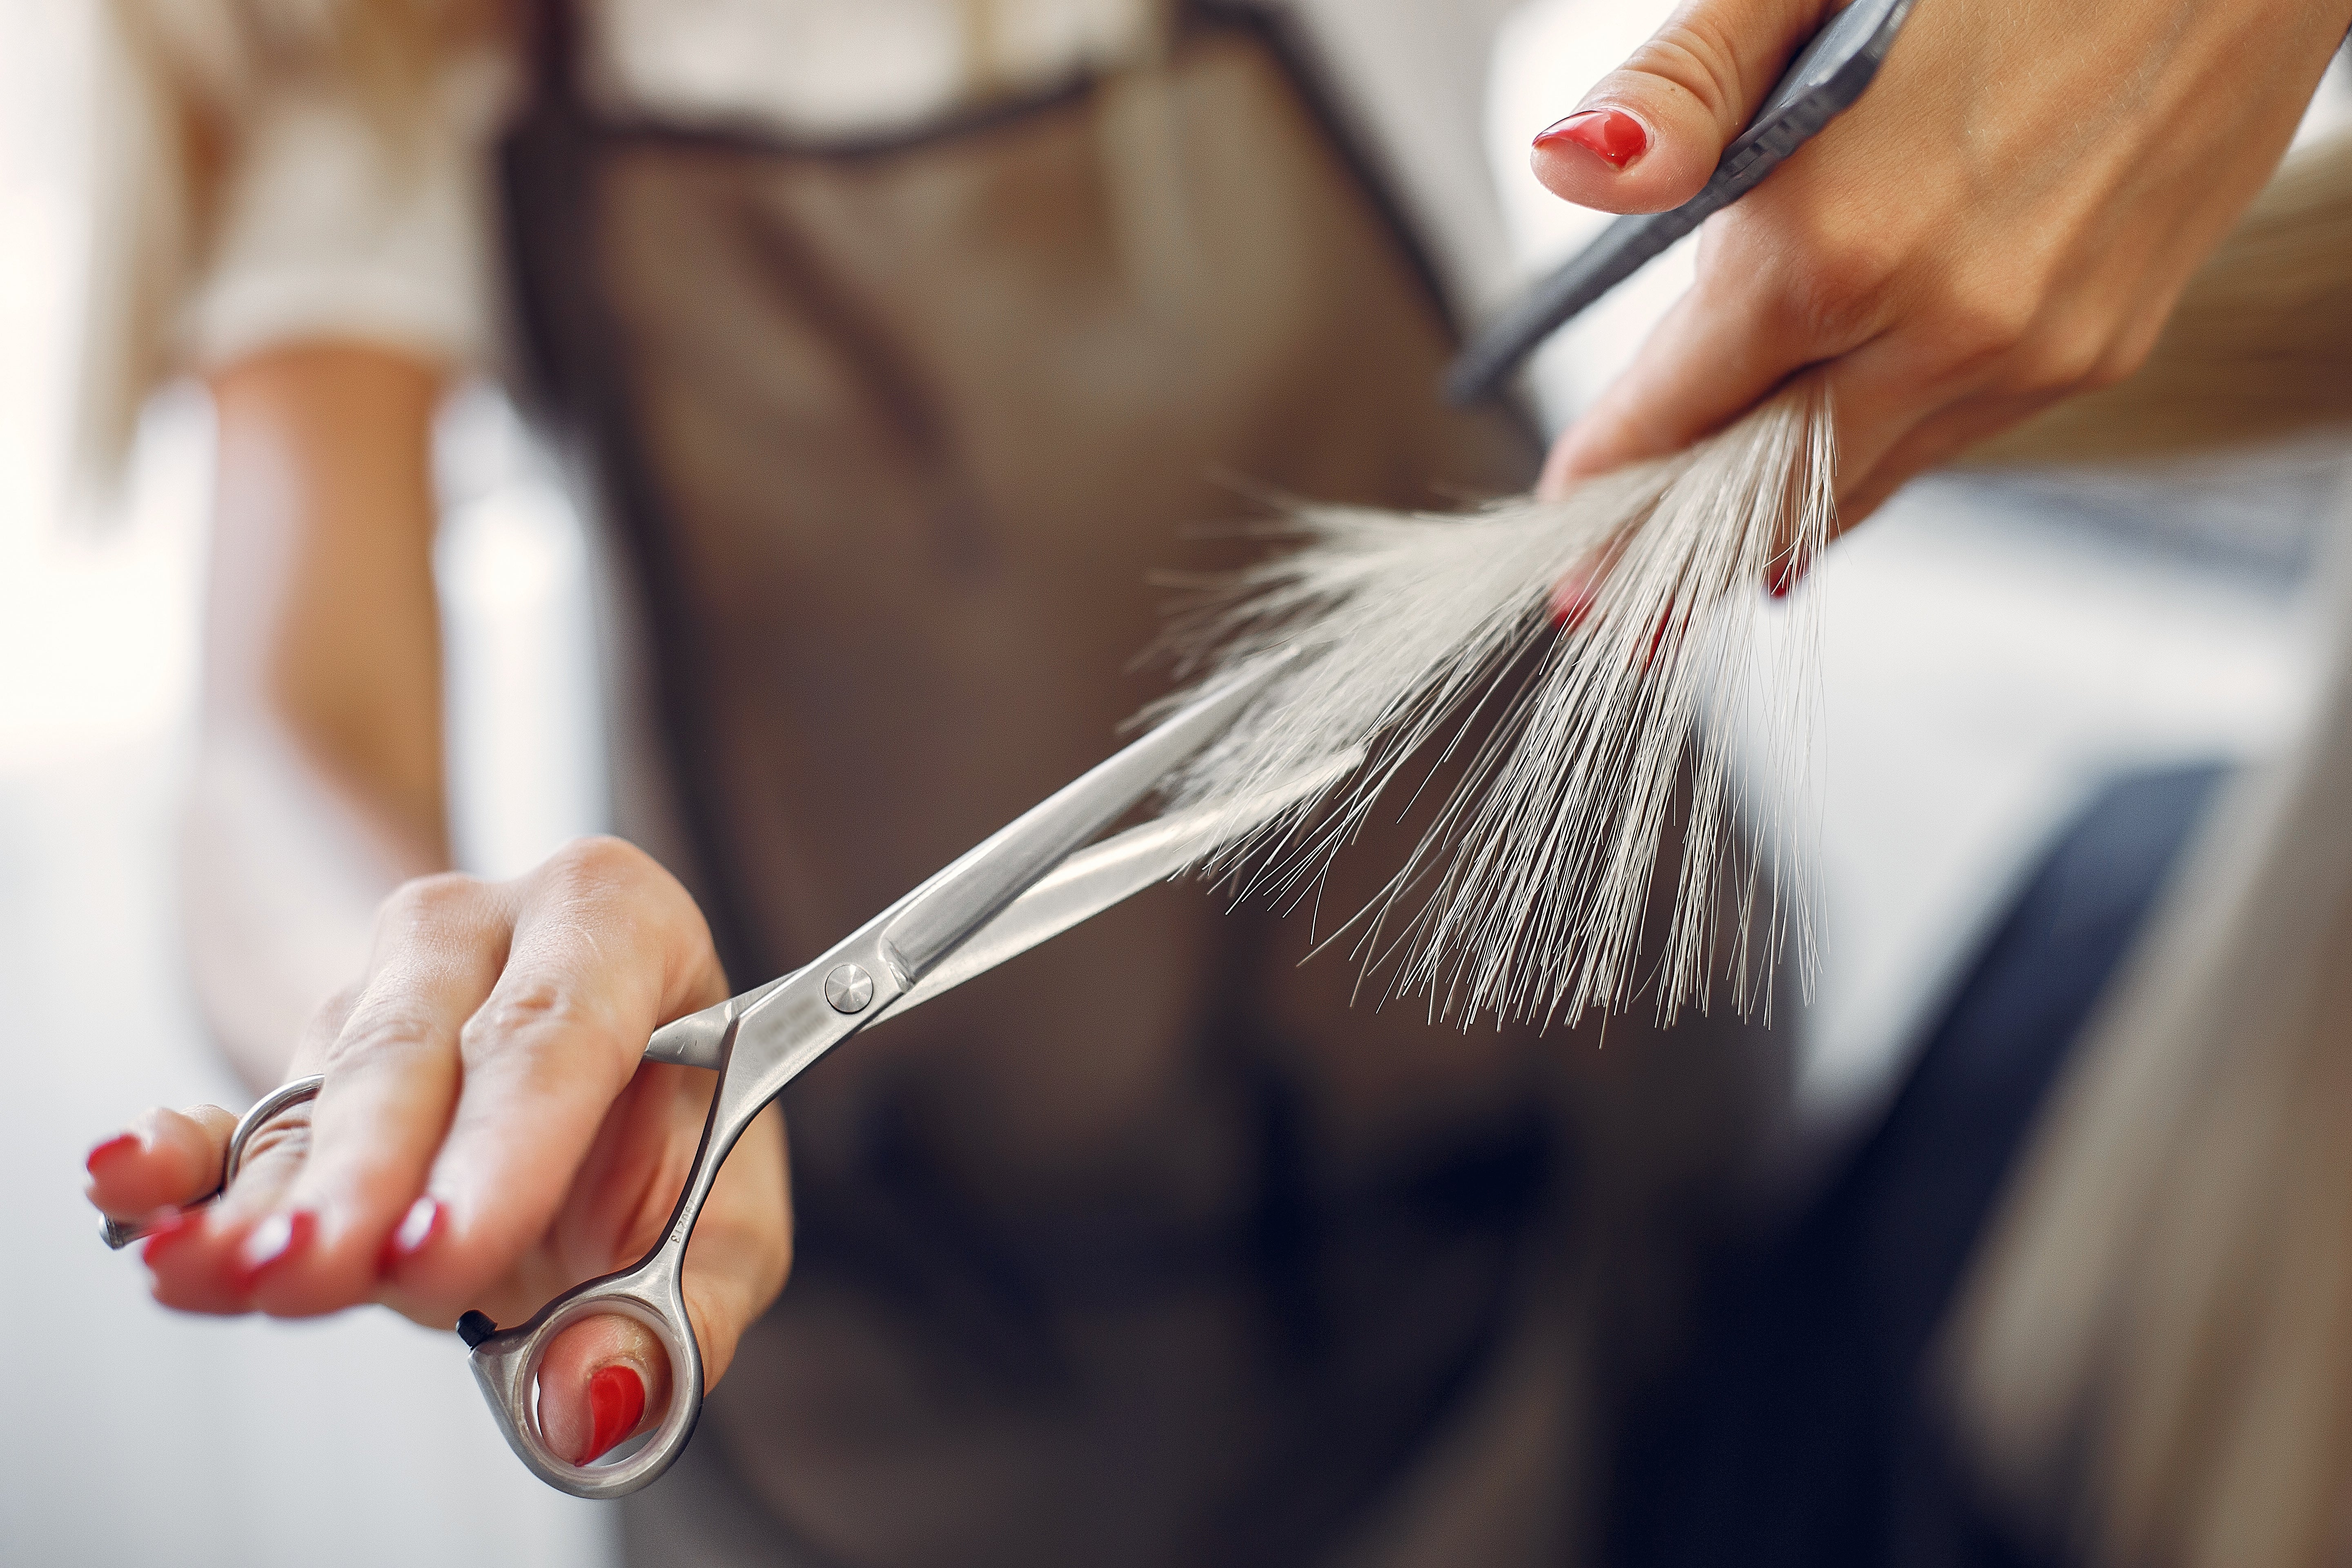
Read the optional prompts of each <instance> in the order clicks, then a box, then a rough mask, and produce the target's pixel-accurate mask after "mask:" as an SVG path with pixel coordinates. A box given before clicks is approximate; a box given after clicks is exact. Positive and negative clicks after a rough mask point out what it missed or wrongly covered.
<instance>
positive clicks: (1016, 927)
mask: <svg viewBox="0 0 2352 1568" xmlns="http://www.w3.org/2000/svg"><path fill="white" fill-rule="evenodd" d="M1362 760H1363V758H1362V753H1360V752H1350V753H1349V754H1348V755H1345V756H1342V757H1339V758H1336V759H1334V760H1333V761H1332V762H1330V763H1327V764H1326V765H1324V766H1322V767H1318V768H1315V769H1311V770H1309V771H1308V772H1306V773H1300V774H1299V775H1298V776H1297V778H1295V779H1293V780H1291V781H1290V782H1288V783H1286V784H1282V785H1280V786H1278V787H1276V788H1274V789H1270V790H1266V791H1265V792H1263V793H1262V794H1259V795H1254V796H1252V797H1251V798H1249V799H1248V800H1246V801H1244V802H1242V803H1241V804H1239V805H1224V806H1197V807H1195V808H1194V809H1192V810H1191V811H1186V812H1180V813H1177V814H1175V815H1174V816H1162V817H1158V818H1155V819H1154V820H1152V821H1150V822H1147V823H1145V824H1143V825H1142V826H1139V827H1130V828H1129V829H1128V830H1127V831H1126V832H1125V833H1122V834H1119V835H1118V837H1114V838H1107V839H1105V840H1104V841H1103V842H1101V843H1100V844H1097V845H1095V846H1093V847H1091V848H1087V849H1081V850H1079V851H1078V852H1077V853H1076V854H1075V855H1073V856H1071V857H1070V858H1068V859H1066V860H1065V861H1063V862H1062V863H1061V864H1060V865H1059V866H1056V867H1055V868H1054V869H1053V870H1051V871H1049V872H1047V873H1046V874H1045V876H1044V877H1042V878H1040V879H1038V880H1037V882H1036V884H1035V885H1034V886H1033V887H1032V888H1030V889H1029V890H1028V891H1027V892H1025V893H1024V894H1022V895H1021V896H1020V897H1019V898H1017V899H1015V900H1013V902H1012V903H1010V904H1008V905H1006V906H1005V909H1004V911H1003V913H1002V914H1000V915H998V916H997V917H996V918H995V919H994V920H992V921H989V922H988V923H987V924H986V925H984V926H982V927H981V928H980V930H978V931H974V932H973V933H972V934H971V936H970V937H968V938H966V939H965V941H964V942H963V944H962V945H961V947H958V948H957V949H956V950H955V951H954V952H951V953H950V954H949V955H948V956H947V957H946V958H945V959H944V960H942V961H941V962H940V963H938V964H937V965H935V966H934V967H933V968H932V970H931V972H930V973H928V974H926V975H924V976H923V978H922V979H920V980H919V981H918V982H916V983H915V984H914V986H913V987H912V988H911V989H909V990H908V991H907V992H905V993H904V994H901V995H900V996H899V997H898V1000H897V1001H895V1002H891V1003H888V1004H887V1005H884V1007H883V1008H882V1009H881V1010H880V1011H879V1012H877V1014H875V1016H873V1017H872V1018H871V1019H869V1020H867V1022H866V1027H868V1028H871V1027H873V1026H874V1025H876V1024H878V1023H880V1022H881V1021H882V1020H883V1019H885V1018H888V1017H895V1016H897V1015H898V1014H900V1013H903V1012H905V1011H907V1009H908V1008H909V1007H919V1006H921V1005H923V1004H924V1003H926V1002H928V1001H929V1000H931V998H933V997H935V996H939V995H943V994H946V993H947V992H950V991H952V990H954V989H955V988H956V987H957V986H959V985H961V984H963V983H964V982H965V981H967V980H971V979H974V978H976V977H978V976H980V975H982V974H985V973H988V972H989V971H990V970H992V969H993V968H995V967H996V966H997V965H998V964H1000V963H1004V962H1005V961H1006V960H1007V959H1012V958H1017V957H1019V956H1020V955H1021V954H1023V953H1024V952H1028V951H1029V950H1030V949H1031V948H1033V947H1035V946H1037V945H1038V944H1039V943H1041V942H1049V941H1051V940H1052V939H1053V938H1055V937H1057V936H1059V935H1061V934H1062V933H1063V932H1064V931H1068V930H1069V929H1070V928H1071V927H1073V926H1077V925H1083V924H1085V923H1086V922H1087V921H1090V920H1092V919H1094V917H1095V916H1097V915H1098V914H1100V913H1102V912H1103V911H1104V910H1108V909H1109V908H1110V907H1111V906H1112V905H1114V904H1117V903H1120V902H1122V901H1124V900H1128V899H1130V898H1132V897H1134V896H1135V895H1136V894H1138V893H1139V892H1141V891H1143V889H1146V888H1149V887H1151V886H1152V885H1153V884H1155V883H1159V882H1164V881H1166V880H1168V879H1170V878H1171V877H1173V876H1175V875H1176V874H1177V873H1178V872H1180V871H1182V870H1183V869H1184V868H1186V867H1188V866H1190V865H1192V863H1193V862H1195V861H1197V860H1199V859H1201V858H1202V857H1203V856H1205V855H1207V854H1209V853H1210V852H1212V851H1213V850H1214V849H1215V848H1216V847H1218V846H1219V845H1221V844H1226V843H1230V842H1232V841H1233V840H1234V838H1237V837H1240V836H1241V835H1243V834H1244V833H1247V832H1249V831H1250V830H1252V829H1253V828H1255V827H1258V826H1262V825H1263V824H1265V823H1266V822H1268V821H1271V820H1272V819H1273V818H1274V817H1275V816H1276V815H1277V814H1279V813H1280V812H1282V811H1283V810H1284V809H1286V807H1289V806H1292V805H1297V804H1298V803H1299V802H1301V801H1304V800H1308V799H1311V798H1313V797H1314V796H1315V795H1318V794H1320V793H1321V792H1322V791H1323V790H1325V789H1326V788H1328V786H1330V785H1331V784H1336V783H1338V782H1339V780H1340V779H1341V778H1343V777H1345V776H1346V775H1347V774H1349V773H1352V772H1354V771H1355V769H1356V766H1357V764H1358V763H1360V762H1361V761H1362ZM790 978H792V977H791V976H790V975H786V976H785V977H784V979H786V980H788V979H790ZM781 984H783V981H782V980H774V981H771V982H769V983H768V984H766V985H763V986H761V987H760V988H759V989H758V990H757V991H752V992H748V993H746V994H744V995H742V996H740V997H738V998H736V999H735V1001H734V1002H732V1003H730V1004H728V1005H727V1007H731V1008H734V1009H735V1010H736V1011H738V1012H740V1010H741V1009H743V1008H745V1007H748V1006H750V1005H751V1004H752V1003H753V1002H756V1001H757V1000H758V999H759V998H761V996H764V995H766V994H768V992H770V991H771V990H772V989H774V988H775V987H776V986H778V985H781ZM727 1007H714V1008H712V1009H711V1010H710V1011H709V1015H708V1016H703V1015H698V1016H697V1017H696V1018H692V1019H688V1018H681V1019H679V1020H678V1021H677V1023H675V1024H672V1025H670V1026H668V1027H667V1028H665V1029H662V1030H659V1031H657V1032H656V1034H655V1036H654V1037H653V1040H652V1043H650V1044H649V1045H647V1046H646V1060H647V1061H660V1062H676V1063H677V1065H679V1066H680V1067H693V1068H712V1069H714V1070H715V1069H716V1068H718V1066H719V1058H720V1057H721V1056H723V1055H724V1054H725V1047H726V1043H727V1030H726V1025H727V1022H728V1016H729V1015H728V1012H727Z"/></svg>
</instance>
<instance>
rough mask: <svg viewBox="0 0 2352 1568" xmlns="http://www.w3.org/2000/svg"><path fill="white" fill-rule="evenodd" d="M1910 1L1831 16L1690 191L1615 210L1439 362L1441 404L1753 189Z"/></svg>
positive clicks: (1858, 86)
mask: <svg viewBox="0 0 2352 1568" xmlns="http://www.w3.org/2000/svg"><path fill="white" fill-rule="evenodd" d="M1913 3H1914V0H1853V4H1852V5H1848V6H1846V8H1845V9H1844V10H1843V11H1840V12H1839V13H1838V14H1837V15H1836V16H1833V17H1832V18H1831V19H1830V21H1829V23H1828V24H1827V25H1826V26H1823V27H1822V30H1821V31H1820V32H1818V33H1815V34H1814V35H1813V37H1812V41H1811V43H1809V44H1807V45H1806V46H1805V47H1804V49H1803V51H1802V52H1801V53H1800V54H1799V55H1798V56H1797V58H1796V62H1795V63H1794V64H1792V65H1791V66H1790V68H1788V70H1787V71H1786V72H1784V73H1783V74H1782V75H1781V78H1780V80H1779V81H1778V82H1776V83H1774V84H1773V87H1772V91H1771V93H1770V95H1769V97H1767V98H1766V99H1765V100H1764V107H1763V108H1761V109H1759V110H1757V111H1756V118H1755V119H1753V120H1751V121H1748V129H1747V130H1745V131H1743V132H1740V133H1739V137H1738V140H1737V141H1735V142H1732V144H1731V145H1730V146H1728V147H1727V148H1725V149H1724V150H1723V157H1722V159H1721V161H1720V162H1718V163H1717V164H1716V166H1715V173H1714V174H1712V175H1710V176H1708V178H1707V182H1706V184H1705V185H1704V186H1702V187H1700V189H1699V193H1698V195H1695V196H1693V197H1692V198H1691V199H1690V200H1688V201H1686V202H1685V203H1684V204H1683V205H1680V206H1678V207H1675V208H1673V209H1671V210H1669V211H1666V212H1662V213H1645V214H1643V215H1641V216H1635V217H1621V218H1619V219H1618V220H1617V221H1616V222H1615V223H1612V224H1611V225H1610V226H1608V227H1607V228H1604V229H1602V230H1601V237H1599V238H1598V239H1595V240H1594V241H1593V242H1592V243H1591V245H1589V246H1587V247H1584V249H1582V250H1580V251H1579V252H1578V253H1577V254H1576V255H1575V256H1573V257H1571V258H1570V259H1569V260H1568V261H1567V262H1566V263H1565V264H1564V265H1562V266H1561V267H1560V268H1559V270H1558V271H1556V272H1554V273H1552V274H1551V275H1550V276H1549V277H1548V278H1545V279H1543V280H1542V281H1540V282H1538V283H1537V284H1536V285H1535V286H1534V287H1533V288H1531V289H1528V291H1527V293H1526V295H1525V296H1523V297H1522V298H1521V299H1520V300H1518V302H1517V303H1516V304H1514V305H1513V306H1511V307H1510V309H1508V310H1505V311H1504V312H1503V313H1502V315H1501V316H1499V317H1498V318H1496V321H1494V323H1493V324H1492V325H1490V326H1489V327H1487V328H1486V331H1482V332H1480V333H1479V334H1478V336H1477V338H1476V340H1475V342H1472V343H1471V344H1470V346H1469V347H1468V348H1465V349H1464V350H1463V351H1462V353H1461V354H1460V356H1459V357H1457V358H1456V359H1455V360H1454V363H1453V364H1452V365H1451V366H1450V367H1448V369H1447V370H1446V373H1445V400H1446V402H1448V403H1450V404H1452V405H1454V406H1455V407H1461V406H1463V405H1466V404H1471V403H1475V402H1477V401H1478V400H1479V399H1480V398H1482V397H1485V396H1486V395H1489V394H1491V393H1492V392H1494V391H1495V389H1496V387H1498V386H1500V385H1502V384H1503V381H1504V378H1506V377H1507V376H1508V375H1509V374H1511V373H1512V372H1513V371H1514V370H1516V369H1517V368H1518V365H1519V362H1520V361H1522V360H1524V359H1526V358H1527V357H1528V355H1529V354H1531V353H1535V351H1536V349H1537V347H1538V345H1539V344H1541V343H1542V342H1543V341H1544V340H1545V339H1546V338H1549V337H1550V336H1551V335H1552V334H1553V333H1554V332H1556V331H1559V329H1560V328H1562V327H1564V326H1566V325H1568V323H1569V322H1570V321H1572V320H1574V319H1575V318H1576V317H1577V315H1578V314H1580V312H1581V311H1582V310H1584V309H1585V308H1586V307H1587V306H1589V305H1591V304H1592V303H1593V302H1594V301H1596V300H1599V299H1600V298H1601V296H1602V295H1604V294H1606V293H1608V292H1609V290H1611V289H1614V288H1615V287H1617V285H1618V284H1620V283H1622V282H1623V281H1625V279H1628V278H1631V277H1632V276H1633V274H1634V273H1636V272H1639V271H1640V270H1641V269H1642V268H1644V267H1646V266H1648V265H1649V264H1650V262H1651V260H1652V259H1653V258H1655V257H1656V256H1657V255H1658V254H1659V253H1660V252H1662V251H1664V249H1665V248H1666V247H1668V246H1670V245H1672V244H1674V242H1675V241H1676V240H1678V239H1680V238H1681V237H1683V236H1685V235H1686V234H1688V233H1689V232H1690V231H1691V230H1693V229H1695V228H1696V227H1697V226H1699V225H1700V224H1702V223H1705V222H1706V220H1707V219H1708V218H1710V217H1713V216H1715V215H1716V214H1717V213H1719V212H1721V211H1722V210H1723V209H1724V208H1726V207H1727V206H1729V205H1731V204H1732V203H1734V202H1736V201H1738V199H1739V198H1740V197H1742V196H1744V195H1747V194H1748V192H1750V191H1752V190H1754V189H1755V188H1756V187H1757V185H1758V184H1761V183H1762V181H1763V178H1764V176H1765V175H1767V174H1770V173H1771V172H1772V171H1773V170H1774V169H1776V168H1779V167H1780V163H1781V161H1782V160H1783V159H1785V158H1787V157H1788V156H1789V154H1790V153H1794V152H1795V151H1796V150H1797V149H1798V148H1800V147H1801V146H1803V145H1804V144H1805V143H1806V142H1810V141H1811V140H1812V139H1813V137H1814V136H1816V135H1817V134H1819V133H1820V132H1821V130H1822V127H1823V126H1825V125H1827V124H1828V123H1829V122H1830V121H1832V120H1834V119H1836V118H1837V117H1838V116H1839V115H1841V114H1843V113H1844V112H1845V111H1846V110H1849V109H1851V108H1853V105H1854V103H1855V102H1856V101H1857V100H1860V99H1861V97H1862V94H1863V90H1864V89H1865V88H1867V87H1869V86H1870V83H1871V79H1872V78H1874V77H1875V76H1876V75H1877V74H1878V68H1879V66H1880V65H1881V64H1882V63H1883V62H1884V61H1885V58H1886V51H1887V50H1888V49H1890V48H1892V47H1895V35H1896V34H1898V33H1900V32H1901V31H1902V30H1903V24H1904V22H1905V21H1906V19H1908V18H1909V16H1910V15H1911V6H1912V5H1913Z"/></svg>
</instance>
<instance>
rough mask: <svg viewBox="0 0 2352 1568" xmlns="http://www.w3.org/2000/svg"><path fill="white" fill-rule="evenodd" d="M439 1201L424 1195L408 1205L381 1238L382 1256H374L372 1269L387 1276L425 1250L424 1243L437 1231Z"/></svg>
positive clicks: (439, 1226) (438, 1231)
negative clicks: (374, 1261)
mask: <svg viewBox="0 0 2352 1568" xmlns="http://www.w3.org/2000/svg"><path fill="white" fill-rule="evenodd" d="M441 1214H442V1209H441V1200H439V1199H438V1198H436V1197H433V1196H431V1195H429V1194H428V1195H426V1196H425V1197H421V1198H419V1199H417V1200H416V1201H415V1203H413V1204H411V1205H408V1212H407V1213H406V1214H404V1215H401V1216H400V1223H399V1224H398V1225H396V1226H393V1227H392V1234H391V1235H390V1236H387V1237H384V1238H383V1256H382V1257H380V1258H377V1259H376V1272H377V1274H378V1275H380V1276H389V1275H390V1274H391V1273H392V1271H393V1270H394V1269H395V1268H399V1267H400V1266H401V1265H402V1264H403V1263H405V1262H407V1261H408V1260H409V1259H410V1258H414V1257H415V1256H416V1255H417V1254H418V1253H420V1252H422V1251H424V1250H425V1247H426V1245H427V1244H428V1243H430V1242H431V1241H432V1239H433V1238H434V1237H436V1236H437V1235H439V1234H440V1231H441Z"/></svg>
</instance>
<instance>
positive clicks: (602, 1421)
mask: <svg viewBox="0 0 2352 1568" xmlns="http://www.w3.org/2000/svg"><path fill="white" fill-rule="evenodd" d="M645 1414H646V1384H645V1380H644V1379H643V1378H641V1377H639V1376H638V1375H637V1373H636V1369H635V1367H627V1366H606V1367H599V1368H597V1369H596V1374H595V1375H594V1376H593V1377H591V1378H590V1379H589V1380H588V1415H589V1419H590V1423H591V1430H590V1432H589V1436H588V1452H587V1453H586V1455H584V1456H583V1458H581V1460H580V1462H581V1463H582V1464H583V1465H584V1464H586V1463H588V1461H589V1460H591V1459H594V1458H600V1457H601V1456H603V1455H604V1454H608V1453H610V1452H612V1449H613V1446H614V1444H616V1443H618V1442H620V1440H621V1439H622V1438H624V1437H626V1436H628V1435H629V1434H630V1433H632V1432H634V1431H635V1430H636V1429H637V1423H638V1422H639V1421H640V1420H642V1419H643V1418H644V1416H645Z"/></svg>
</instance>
